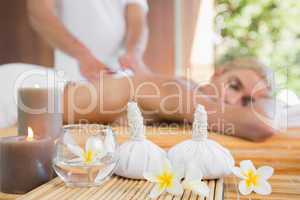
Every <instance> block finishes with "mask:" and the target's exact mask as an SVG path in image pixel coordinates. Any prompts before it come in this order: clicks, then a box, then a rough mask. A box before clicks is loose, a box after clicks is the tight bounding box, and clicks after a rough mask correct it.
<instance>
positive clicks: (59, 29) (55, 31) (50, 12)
mask: <svg viewBox="0 0 300 200" xmlns="http://www.w3.org/2000/svg"><path fill="white" fill-rule="evenodd" d="M27 2H28V3H27V7H28V13H29V20H30V22H31V24H32V27H33V28H34V29H35V30H36V31H37V32H38V33H39V34H40V35H42V36H43V37H44V38H45V39H46V40H47V41H48V42H49V44H50V45H51V46H52V47H54V48H58V49H60V50H62V51H63V52H65V53H67V54H68V55H70V56H72V57H74V58H75V59H77V60H78V61H79V62H80V65H81V70H82V72H83V74H84V75H86V76H88V77H89V78H92V77H93V76H94V74H95V72H97V71H99V70H103V69H105V66H104V65H103V64H102V63H101V62H100V61H98V60H97V59H96V58H95V57H94V56H93V55H92V53H91V52H90V51H89V49H87V48H86V47H85V46H84V45H83V44H82V43H81V42H80V41H79V40H78V39H77V38H76V37H74V36H73V35H72V34H71V33H70V32H69V31H68V30H67V28H66V27H65V26H64V25H63V23H62V22H61V21H60V20H59V18H58V17H57V16H56V13H55V2H56V1H55V0H28V1H27ZM87 69H88V70H87Z"/></svg>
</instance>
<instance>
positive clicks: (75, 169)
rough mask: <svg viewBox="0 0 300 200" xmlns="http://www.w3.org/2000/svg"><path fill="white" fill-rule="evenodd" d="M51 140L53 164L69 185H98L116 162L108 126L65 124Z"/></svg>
mask: <svg viewBox="0 0 300 200" xmlns="http://www.w3.org/2000/svg"><path fill="white" fill-rule="evenodd" d="M63 130H64V132H63V135H62V136H61V137H60V138H59V139H57V140H56V141H55V153H54V157H53V168H54V170H55V172H56V173H57V175H58V176H59V177H60V178H61V179H62V180H63V181H64V182H65V183H66V185H67V186H73V187H92V186H98V185H100V184H101V183H103V182H104V181H105V180H107V179H109V178H110V177H111V175H112V174H113V171H114V169H115V167H116V165H117V162H118V153H117V142H116V139H115V134H114V132H113V131H112V129H111V128H110V127H109V126H104V125H98V124H90V125H86V124H85V125H83V124H78V125H67V126H64V128H63Z"/></svg>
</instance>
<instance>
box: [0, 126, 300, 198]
mask: <svg viewBox="0 0 300 200" xmlns="http://www.w3.org/2000/svg"><path fill="white" fill-rule="evenodd" d="M117 132H122V133H125V132H126V129H125V130H124V128H123V127H120V128H119V130H118V131H117ZM16 133H17V131H16V128H15V127H14V128H9V129H1V130H0V137H1V136H2V137H3V136H10V135H15V134H16ZM147 136H148V138H149V139H150V140H151V141H153V142H154V143H156V144H157V145H159V146H161V147H162V148H165V149H168V148H170V147H172V146H173V145H175V144H177V143H179V142H181V141H183V140H185V139H188V138H190V130H184V129H182V128H181V127H179V128H174V129H170V130H165V129H161V128H155V127H151V128H147ZM126 138H127V135H126V134H124V135H121V136H119V137H118V140H119V142H122V141H124V140H126ZM209 138H210V139H213V140H215V141H217V142H219V143H220V144H222V145H224V146H225V147H227V148H228V149H230V151H231V153H232V154H233V157H234V159H235V161H236V165H238V163H239V162H240V161H241V160H246V159H250V160H252V161H253V163H254V164H255V166H256V167H259V166H263V165H269V166H272V167H273V168H274V169H275V172H274V175H273V176H272V177H271V178H270V180H269V183H270V184H271V185H272V190H273V192H272V194H271V195H268V196H263V195H258V194H255V193H252V194H251V195H247V196H243V195H241V194H240V193H239V192H238V183H239V180H238V178H236V177H233V176H230V177H226V178H225V179H224V199H225V200H285V199H287V200H299V199H300V129H290V130H288V131H287V132H286V133H284V134H278V135H275V136H273V137H272V138H270V139H268V140H266V141H264V142H260V143H254V142H251V141H246V140H242V139H239V138H236V137H230V136H225V135H219V134H214V133H210V134H209ZM55 180H56V179H55ZM55 180H54V181H55ZM57 184H59V183H57ZM140 184H142V183H140ZM133 187H137V188H139V187H140V186H133ZM90 190H91V191H92V192H96V191H95V189H90ZM136 190H144V188H142V189H136ZM139 193H140V192H139ZM43 195H47V192H45V193H44V194H43ZM26 196H27V195H26ZM26 196H25V197H26ZM185 196H187V194H186V193H185ZM188 196H189V195H188ZM18 197H19V198H20V199H21V197H23V196H21V197H20V196H18V195H10V194H3V193H0V200H8V199H9V200H15V199H16V198H18ZM52 197H53V198H52ZM52 197H51V198H48V199H55V195H54V196H52ZM29 199H30V198H29ZM39 199H41V198H39ZM75 199H76V198H75ZM120 199H121V198H120ZM134 199H137V198H136V196H135V197H134ZM162 199H172V197H170V196H168V197H163V198H162ZM173 199H174V200H177V199H180V198H173ZM191 199H195V198H194V197H191ZM197 199H199V200H200V199H201V198H197ZM57 200H60V199H57ZM107 200H110V199H108V198H107Z"/></svg>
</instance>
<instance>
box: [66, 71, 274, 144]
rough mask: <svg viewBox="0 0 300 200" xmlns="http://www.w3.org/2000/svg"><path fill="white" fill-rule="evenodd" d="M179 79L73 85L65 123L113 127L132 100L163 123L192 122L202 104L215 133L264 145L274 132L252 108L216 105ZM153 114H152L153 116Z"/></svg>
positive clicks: (107, 79) (107, 80) (105, 80)
mask: <svg viewBox="0 0 300 200" xmlns="http://www.w3.org/2000/svg"><path fill="white" fill-rule="evenodd" d="M195 91H196V90H191V89H189V88H187V87H186V86H184V85H182V84H181V83H180V82H178V81H177V80H175V79H167V78H163V77H157V76H156V77H152V76H139V77H137V76H135V77H134V78H133V79H126V78H123V79H112V78H110V77H104V78H102V79H101V81H99V82H97V83H96V82H95V83H93V84H92V83H91V85H89V86H88V85H77V84H75V85H69V86H68V87H67V88H66V90H65V95H64V121H65V123H74V122H79V121H80V120H83V121H84V122H85V121H86V120H87V121H88V122H99V123H109V122H113V121H114V120H115V119H117V118H118V117H120V116H122V115H123V114H124V112H125V111H126V105H127V102H128V101H129V100H135V101H137V102H138V104H139V106H140V107H141V109H142V111H143V113H144V114H145V113H146V112H147V113H148V114H149V113H151V112H153V113H154V114H156V116H157V117H158V118H159V119H166V120H172V121H184V120H186V121H187V122H192V121H193V115H194V110H195V108H196V106H197V104H199V103H201V104H202V105H204V106H205V108H206V110H207V111H208V113H209V114H208V123H209V128H210V130H212V131H216V132H220V133H225V134H233V135H234V136H237V137H242V138H245V139H248V140H253V141H261V140H264V139H266V138H268V137H270V136H271V135H273V134H274V130H273V129H272V128H271V127H269V126H267V125H266V124H264V123H263V122H261V121H260V120H259V119H258V118H257V116H256V114H255V113H254V112H253V111H252V110H251V109H249V108H243V107H235V106H229V105H222V104H221V103H216V102H213V101H211V100H209V99H208V98H206V97H204V96H201V95H199V94H197V92H195ZM153 113H152V114H153Z"/></svg>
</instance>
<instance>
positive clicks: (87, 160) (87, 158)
mask: <svg viewBox="0 0 300 200" xmlns="http://www.w3.org/2000/svg"><path fill="white" fill-rule="evenodd" d="M93 157H94V153H93V151H91V150H88V151H86V152H84V153H83V158H84V162H85V163H86V164H89V163H90V162H92V160H93Z"/></svg>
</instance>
